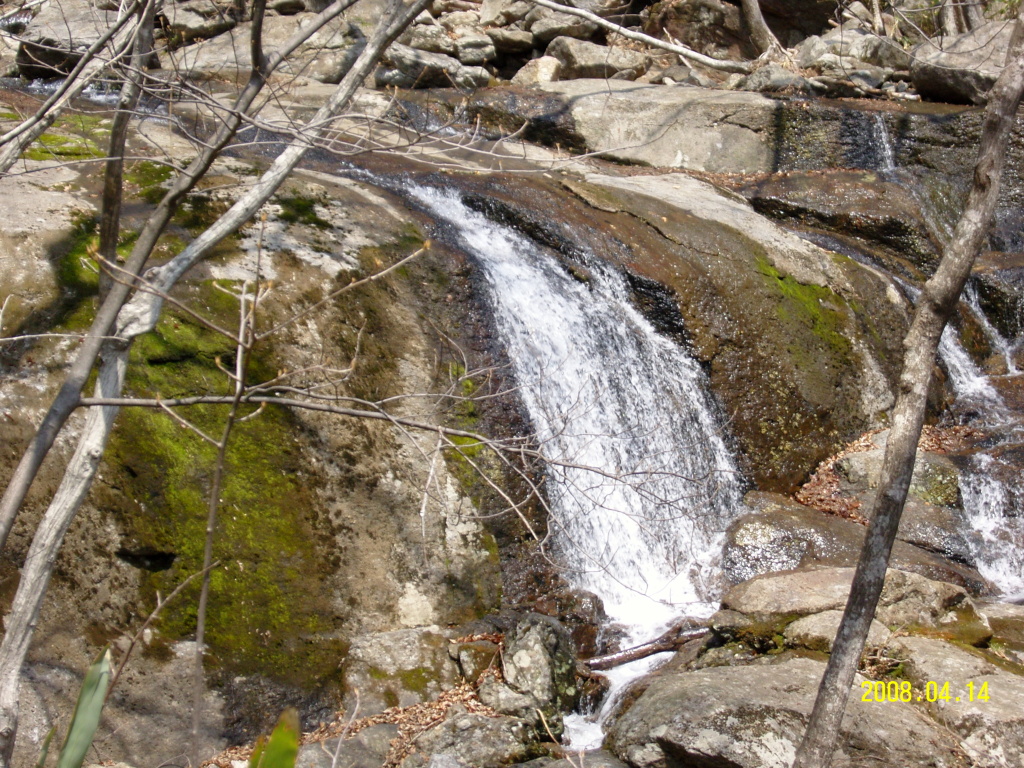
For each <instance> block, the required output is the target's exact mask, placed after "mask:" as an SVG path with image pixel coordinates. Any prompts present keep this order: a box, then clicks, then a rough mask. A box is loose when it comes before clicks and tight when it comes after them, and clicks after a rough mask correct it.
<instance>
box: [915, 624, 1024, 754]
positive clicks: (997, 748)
mask: <svg viewBox="0 0 1024 768" xmlns="http://www.w3.org/2000/svg"><path fill="white" fill-rule="evenodd" d="M899 642H900V644H901V646H902V647H903V648H904V649H905V651H906V652H907V654H908V656H909V658H908V659H907V661H906V662H904V665H903V668H904V670H905V671H906V674H907V677H909V678H910V679H911V680H912V681H913V682H914V683H915V685H916V686H917V687H918V688H919V689H921V690H924V691H925V692H926V693H927V691H926V686H928V683H929V682H934V683H936V684H937V686H938V689H939V691H940V692H941V690H942V687H943V686H944V684H945V683H947V682H948V683H949V690H948V692H949V695H950V697H951V700H950V701H944V700H941V699H940V700H938V701H935V702H930V703H928V707H929V708H930V709H931V711H932V714H933V715H934V717H935V718H936V720H939V721H940V722H942V723H944V724H945V725H946V726H947V727H948V728H950V729H952V730H953V731H954V732H956V733H957V734H958V735H959V736H960V737H961V739H962V741H961V746H962V747H963V749H964V751H966V752H967V754H968V755H969V756H970V757H971V758H972V759H973V760H974V761H975V762H974V764H975V765H977V766H978V767H979V768H1018V766H1021V765H1024V710H1022V709H1021V706H1020V702H1022V701H1024V677H1022V676H1021V674H1024V667H1022V668H1019V672H1020V673H1018V674H1013V673H1012V672H1009V671H1007V670H1006V669H1001V668H999V667H996V666H995V665H994V664H992V663H990V662H988V661H987V660H986V659H985V658H984V657H982V656H981V655H980V654H974V653H971V652H969V651H966V650H963V649H962V648H958V647H956V646H954V645H950V644H949V643H946V642H943V641H942V640H934V639H931V638H925V637H906V638H901V639H900V641H899ZM968 684H972V685H973V698H974V700H973V701H972V700H971V699H972V691H971V688H970V687H969V685H968ZM982 686H986V687H987V690H986V691H985V693H986V694H987V697H988V700H987V701H985V700H983V699H979V698H978V696H979V694H981V692H982Z"/></svg>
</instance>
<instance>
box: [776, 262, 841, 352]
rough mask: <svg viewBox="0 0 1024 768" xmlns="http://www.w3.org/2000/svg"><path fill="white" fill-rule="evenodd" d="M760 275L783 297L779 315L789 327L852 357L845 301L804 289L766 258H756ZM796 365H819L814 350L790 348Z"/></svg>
mask: <svg viewBox="0 0 1024 768" xmlns="http://www.w3.org/2000/svg"><path fill="white" fill-rule="evenodd" d="M756 264H757V271H758V272H760V273H761V274H762V275H764V276H765V278H766V281H767V282H768V284H769V285H770V286H772V287H773V288H774V289H775V290H777V291H778V292H779V293H780V294H781V297H782V301H781V302H779V304H778V307H777V308H776V311H777V313H778V316H779V319H780V320H781V321H782V322H784V323H786V324H791V323H793V324H799V325H802V326H804V327H805V328H808V329H809V330H810V331H811V332H812V333H813V334H814V335H815V336H817V337H818V338H819V339H820V340H821V342H822V343H823V344H824V346H825V348H826V350H828V351H830V352H831V353H832V354H833V355H834V356H836V357H838V358H842V359H846V358H848V357H849V355H850V352H851V347H850V341H849V339H847V338H846V335H845V334H844V329H845V327H846V317H845V315H844V313H843V312H842V311H841V309H840V307H841V306H843V305H844V304H845V302H843V300H842V299H841V298H840V297H839V296H838V295H837V294H836V293H835V292H834V291H832V290H831V289H829V288H827V287H824V286H819V285H805V284H803V283H800V282H798V281H797V280H796V279H794V278H793V277H791V276H790V275H783V274H782V273H781V272H779V271H778V270H777V269H776V268H775V267H774V266H773V265H772V263H771V262H770V261H768V259H767V258H765V257H763V256H758V257H757V261H756ZM789 350H790V352H791V353H792V354H793V356H794V361H795V362H796V363H797V364H798V365H800V366H814V365H818V364H820V362H821V361H820V359H817V358H816V357H815V356H813V354H812V351H811V350H806V349H803V348H801V347H798V346H795V345H790V347H789Z"/></svg>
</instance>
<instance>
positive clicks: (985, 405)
mask: <svg viewBox="0 0 1024 768" xmlns="http://www.w3.org/2000/svg"><path fill="white" fill-rule="evenodd" d="M962 306H964V307H965V309H966V311H967V312H969V313H970V314H971V315H972V316H973V317H974V319H975V320H976V321H977V323H978V324H979V325H980V326H981V328H982V330H983V332H984V333H985V335H986V337H987V339H988V341H989V344H990V346H991V347H992V349H993V351H994V352H996V353H997V354H998V355H1000V356H1002V357H1003V359H1004V360H1005V361H1006V367H1007V372H1008V377H1010V378H1015V377H1017V376H1019V372H1018V371H1017V368H1016V365H1015V364H1014V361H1013V353H1014V351H1015V349H1016V346H1017V340H1008V339H1005V338H1004V337H1003V336H1001V335H1000V334H999V333H998V331H996V329H995V328H994V327H993V326H992V324H991V322H990V321H989V320H988V318H987V317H986V316H985V313H984V312H983V311H982V309H981V307H980V305H979V302H978V295H977V292H976V290H975V289H974V286H972V285H968V286H967V288H966V289H965V291H964V297H963V304H962ZM939 354H940V356H941V357H942V360H943V362H944V363H945V364H946V369H947V371H948V372H949V377H950V383H951V384H952V385H953V390H954V392H955V393H956V396H957V406H958V410H960V411H969V412H970V414H971V424H972V425H975V426H977V427H979V428H980V429H982V430H983V431H985V432H987V433H989V434H990V435H991V436H992V437H990V438H989V440H987V441H986V443H985V444H984V447H982V448H981V449H980V450H978V451H977V452H975V453H973V454H971V455H970V456H968V457H967V458H966V466H965V467H964V468H963V470H962V471H961V473H960V494H961V497H962V500H963V506H964V513H965V515H966V518H967V522H968V524H969V525H970V527H971V534H972V535H970V536H969V537H968V540H969V541H970V543H971V548H972V550H973V555H974V559H975V563H976V566H977V568H978V571H979V572H980V573H981V575H982V576H984V577H985V578H986V579H988V580H989V581H991V582H992V583H993V584H994V585H995V586H996V587H997V588H998V589H999V591H1000V592H1001V593H1002V594H1003V595H1004V596H1007V597H1009V598H1011V599H1015V600H1019V599H1022V598H1024V483H1022V482H1021V475H1020V471H1021V467H1022V466H1024V424H1022V420H1021V414H1019V413H1014V412H1013V409H1012V408H1010V407H1009V406H1008V405H1007V403H1006V402H1005V400H1004V399H1003V397H1001V396H1000V394H999V391H998V389H997V387H996V386H995V385H994V384H993V379H992V377H989V376H986V375H985V374H984V373H982V372H981V371H980V370H979V369H978V366H977V365H975V363H974V361H973V360H972V359H971V357H970V355H968V354H967V351H966V350H965V349H964V348H963V347H962V346H961V345H960V343H959V340H958V339H957V337H956V333H955V329H953V328H951V327H947V328H946V330H945V332H944V333H943V337H942V343H941V344H940V346H939ZM1003 378H1006V377H1003Z"/></svg>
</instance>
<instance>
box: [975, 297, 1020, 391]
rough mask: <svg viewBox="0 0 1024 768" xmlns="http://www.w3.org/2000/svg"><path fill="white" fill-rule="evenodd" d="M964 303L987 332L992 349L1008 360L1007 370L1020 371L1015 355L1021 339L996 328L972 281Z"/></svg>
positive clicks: (1010, 371) (1012, 373) (1011, 373)
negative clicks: (1005, 334) (986, 312)
mask: <svg viewBox="0 0 1024 768" xmlns="http://www.w3.org/2000/svg"><path fill="white" fill-rule="evenodd" d="M964 304H965V305H966V306H967V309H968V310H970V313H971V315H972V316H973V317H974V319H975V320H977V321H978V325H980V326H981V329H982V331H984V332H985V338H986V339H988V343H989V344H991V345H992V349H993V350H995V351H996V352H998V353H999V354H1000V355H1002V357H1003V360H1004V361H1005V362H1006V372H1007V373H1008V374H1010V375H1014V374H1018V373H1020V371H1019V370H1017V363H1016V362H1015V361H1014V356H1015V354H1016V352H1017V346H1018V344H1019V343H1020V339H1012V340H1011V339H1007V338H1006V337H1005V336H1003V335H1002V334H1001V333H999V331H997V330H996V328H995V326H994V325H992V323H991V322H989V319H988V316H987V315H986V314H985V311H984V310H983V309H982V308H981V301H980V299H979V298H978V289H977V288H975V287H974V286H973V285H972V284H971V283H968V284H967V287H966V288H964Z"/></svg>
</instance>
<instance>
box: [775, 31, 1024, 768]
mask: <svg viewBox="0 0 1024 768" xmlns="http://www.w3.org/2000/svg"><path fill="white" fill-rule="evenodd" d="M1022 28H1024V11H1022V12H1021V15H1020V16H1018V19H1017V29H1016V30H1015V39H1016V44H1015V45H1013V46H1012V47H1011V49H1010V54H1009V56H1008V58H1010V59H1011V60H1010V61H1008V62H1007V65H1006V68H1005V69H1004V70H1003V73H1002V75H1000V77H999V79H998V80H997V81H996V84H995V85H994V86H993V88H992V90H991V91H990V93H989V99H988V106H987V108H986V111H985V123H984V127H983V129H982V135H981V147H980V149H979V152H978V162H977V165H976V166H975V169H974V184H973V186H972V188H971V192H970V195H969V196H968V198H967V204H966V206H965V208H964V212H963V215H962V216H961V217H960V221H959V223H958V224H957V227H956V231H955V232H954V234H953V238H952V240H951V241H950V243H949V245H948V246H947V247H946V250H945V253H944V254H943V257H942V261H941V262H940V264H939V268H938V269H937V270H936V272H935V275H934V276H933V277H932V278H931V279H930V280H929V281H928V282H927V283H925V286H924V290H923V291H922V292H921V296H920V298H919V300H918V304H917V308H916V309H915V311H914V319H913V322H912V323H911V326H910V330H909V331H908V333H907V337H906V339H905V340H904V342H903V346H904V349H905V350H906V351H905V353H904V360H903V372H902V374H901V375H900V386H899V397H898V399H897V401H896V407H895V409H894V411H893V417H892V430H891V431H890V433H889V441H888V443H887V444H886V448H885V459H884V461H883V464H882V476H881V479H880V481H879V486H878V492H877V495H876V497H875V502H874V507H873V509H872V512H871V523H870V525H869V526H868V531H867V536H866V537H865V539H864V548H863V549H862V550H861V555H860V561H859V562H858V564H857V570H856V573H855V574H854V577H853V585H852V587H851V589H850V597H849V600H848V601H847V603H846V610H845V612H844V613H843V619H842V623H841V624H840V625H839V631H838V633H837V635H836V640H835V644H834V645H833V648H832V655H831V657H830V658H829V662H828V667H827V668H826V670H825V675H824V677H823V678H822V681H821V686H820V687H819V688H818V697H817V699H816V700H815V702H814V710H813V711H812V712H811V718H810V722H809V723H808V725H807V732H806V733H805V735H804V740H803V742H802V743H801V745H800V748H799V750H798V751H797V755H796V761H795V762H794V763H793V768H828V765H829V764H830V762H831V760H832V753H833V751H834V750H835V743H836V739H837V737H838V734H839V726H840V723H841V722H842V719H843V712H844V711H845V709H846V701H847V699H848V698H849V695H850V686H851V685H852V684H853V678H854V675H855V674H856V672H857V662H858V660H859V659H860V655H861V652H862V651H863V649H864V641H865V640H866V638H867V634H868V628H869V626H870V624H871V621H872V619H873V618H874V615H875V608H876V606H877V604H878V596H879V594H880V593H881V591H882V585H883V582H884V580H885V572H886V568H887V566H888V562H889V553H890V551H891V549H892V544H893V541H894V539H895V538H896V530H897V528H898V527H899V523H900V515H901V514H902V512H903V504H904V502H905V501H906V498H907V489H908V488H909V486H910V478H911V475H912V474H913V470H914V459H915V457H916V454H917V442H918V439H919V438H920V436H921V427H922V425H923V423H924V413H925V405H926V401H927V397H928V386H929V384H930V382H931V375H932V370H933V368H934V367H935V353H936V350H937V349H938V345H939V338H940V337H941V335H942V330H943V328H945V326H946V322H947V321H948V320H949V318H950V316H951V315H952V314H953V312H954V311H955V309H956V305H957V301H958V300H959V298H960V292H961V291H962V290H963V287H964V284H965V283H966V282H967V278H968V277H969V276H970V273H971V267H972V266H973V265H974V259H975V257H976V256H977V253H978V251H979V250H980V248H981V246H982V245H983V243H984V241H985V237H986V236H987V234H988V229H989V226H990V225H991V223H992V218H993V216H994V215H995V209H996V200H997V198H998V196H999V181H1000V174H1001V173H1002V169H1003V164H1004V162H1005V158H1006V147H1007V144H1008V142H1009V139H1010V135H1011V133H1012V130H1013V126H1014V122H1015V119H1016V113H1017V107H1018V106H1019V104H1020V100H1021V92H1022V91H1024V45H1022V44H1021V42H1020V40H1019V37H1020V35H1019V32H1020V31H1021V29H1022Z"/></svg>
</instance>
